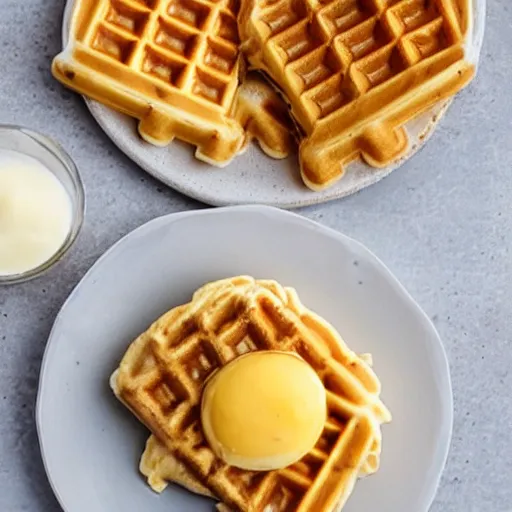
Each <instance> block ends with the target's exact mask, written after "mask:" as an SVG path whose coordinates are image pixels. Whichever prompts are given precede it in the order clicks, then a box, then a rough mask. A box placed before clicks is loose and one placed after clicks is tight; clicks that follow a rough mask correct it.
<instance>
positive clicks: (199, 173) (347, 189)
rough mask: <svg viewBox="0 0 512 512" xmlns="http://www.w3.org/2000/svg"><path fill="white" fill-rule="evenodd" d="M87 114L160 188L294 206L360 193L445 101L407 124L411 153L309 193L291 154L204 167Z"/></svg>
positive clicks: (479, 29)
mask: <svg viewBox="0 0 512 512" xmlns="http://www.w3.org/2000/svg"><path fill="white" fill-rule="evenodd" d="M468 1H470V2H472V3H473V21H474V23H473V26H472V28H471V31H470V36H469V37H468V44H467V58H468V60H469V61H470V62H474V63H475V65H476V64H477V63H478V59H479V55H480V49H481V46H482V40H483V33H484V24H485V3H486V0H468ZM73 2H74V0H68V1H67V5H66V10H65V14H64V22H63V40H64V41H66V40H67V35H68V27H69V18H70V14H71V8H72V5H73ZM86 103H87V106H88V107H89V110H90V111H91V113H92V115H93V116H94V118H95V119H96V121H97V122H98V123H99V125H100V126H101V127H102V128H103V130H104V131H105V133H106V134H107V135H108V136H109V137H110V138H111V139H112V141H113V142H114V144H116V145H117V146H118V147H119V149H120V150H121V151H123V152H124V153H125V154H126V155H127V156H128V157H130V158H131V159H132V160H133V161H134V162H135V163H137V164H138V165H139V166H140V167H142V168H143V169H145V170H146V171H147V172H148V173H149V174H151V175H153V176H154V177H155V178H157V179H159V180H160V181H162V182H163V183H165V184H166V185H168V186H170V187H172V188H174V189H176V190H178V191H179V192H182V193H183V194H186V195H188V196H190V197H193V198H195V199H198V200H200V201H203V202H205V203H208V204H212V205H216V206H223V205H233V204H254V203H259V204H269V205H274V206H280V207H283V208H295V207H298V206H306V205H309V204H315V203H323V202H326V201H329V200H332V199H336V198H339V197H344V196H347V195H350V194H353V193H354V192H357V191H358V190H361V189H363V188H365V187H367V186H369V185H372V184H373V183H376V182H377V181H379V180H381V179H382V178H384V177H385V176H387V175H388V174H389V173H390V172H391V171H393V170H395V169H397V168H398V167H400V166H401V165H402V164H403V163H404V161H405V160H407V159H408V158H410V157H411V156H412V155H413V154H414V153H416V152H417V151H418V150H419V149H420V148H421V147H422V146H423V144H425V142H426V141H427V140H428V139H429V138H430V136H431V135H432V133H433V132H434V129H435V127H436V125H437V123H438V121H439V120H440V118H441V117H442V115H443V114H444V113H445V111H446V110H447V108H448V106H449V104H450V101H448V102H445V103H443V104H440V105H437V106H435V107H434V108H432V109H431V110H429V111H428V112H426V113H425V114H423V115H421V116H419V117H418V118H417V119H414V120H413V121H411V122H409V123H407V125H406V128H407V130H408V132H409V138H410V142H411V150H410V152H409V153H408V154H407V156H406V157H405V158H403V159H402V160H400V161H399V162H397V163H395V164H393V165H391V166H388V167H386V168H384V169H374V168H372V167H370V166H368V165H366V164H364V163H363V162H361V161H356V162H354V163H353V164H351V165H350V166H349V168H348V171H347V174H346V175H345V176H344V177H343V179H341V180H340V181H338V182H337V183H336V184H335V185H333V186H332V187H331V188H329V189H327V190H324V191H322V192H312V191H311V190H309V189H308V188H306V187H305V185H304V184H303V183H302V180H301V178H300V176H299V171H298V163H297V156H296V155H295V154H294V155H292V156H290V157H289V158H287V159H286V160H272V159H270V158H268V157H267V156H265V155H264V154H263V153H262V152H261V151H260V150H259V148H257V147H256V146H255V145H251V146H250V147H249V149H248V150H247V151H246V152H245V153H244V154H243V155H241V156H239V157H238V158H236V159H235V160H234V161H233V162H232V163H231V164H230V165H228V166H227V167H225V168H223V169H217V168H214V167H211V166H208V165H206V164H204V163H202V162H200V161H198V160H196V159H195V158H194V156H193V151H194V148H192V146H189V145H187V144H184V143H181V142H179V141H175V142H173V143H172V144H170V145H169V146H168V147H167V148H157V147H154V146H151V145H150V144H147V143H145V142H144V141H142V140H141V139H140V137H139V136H138V135H137V125H136V121H135V120H134V119H132V118H130V117H128V116H125V115H123V114H119V113H117V112H115V111H113V110H111V109H109V108H108V107H105V106H103V105H101V104H100V103H97V102H95V101H92V100H89V99H86Z"/></svg>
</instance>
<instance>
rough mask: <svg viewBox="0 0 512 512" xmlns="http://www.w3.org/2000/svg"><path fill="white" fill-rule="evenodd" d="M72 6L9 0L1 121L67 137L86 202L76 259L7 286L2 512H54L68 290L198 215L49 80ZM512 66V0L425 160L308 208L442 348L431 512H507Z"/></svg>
mask: <svg viewBox="0 0 512 512" xmlns="http://www.w3.org/2000/svg"><path fill="white" fill-rule="evenodd" d="M63 5H64V2H63V0H24V1H23V2H19V1H18V0H1V1H0V43H1V51H0V69H1V72H2V75H1V78H0V122H8V123H18V124H22V125H26V126H28V127H31V128H34V129H36V130H40V131H42V132H45V133H47V134H48V135H50V136H52V137H54V138H55V139H56V140H58V141H59V142H61V143H62V144H63V145H64V147H65V148H66V149H67V150H68V151H69V152H70V153H71V155H72V156H73V158H74V159H75V160H76V162H77V164H78V166H79V167H80V170H81V172H82V176H83V179H84V182H85V185H86V188H87V199H88V212H87V217H86V222H85V226H84V229H83V232H82V234H81V236H80V238H79V240H78V242H77V244H76V245H75V246H74V248H73V249H72V250H71V253H70V254H69V256H68V257H67V258H66V260H65V261H63V262H62V263H61V264H60V265H59V266H57V267H56V268H54V269H53V270H52V271H51V272H49V273H48V274H47V275H45V276H44V277H43V278H41V279H39V280H37V281H33V282H30V283H27V284H24V285H19V286H16V287H10V288H0V511H1V512H17V511H30V512H37V511H45V512H56V511H58V510H59V506H58V505H57V503H56V501H55V499H54V498H53V495H52V492H51V490H50V488H49V486H48V484H47V480H46V476H45V473H44V469H43V467H42V463H41V459H40V456H39V447H38V444H37V436H36V431H35V425H34V403H35V396H36V390H37V379H38V374H39V368H40V363H41V357H42V354H43V350H44V347H45V343H46V339H47V336H48V333H49V331H50V328H51V325H52V322H53V319H54V317H55V315H56V314H57V311H58V310H59V308H60V306H61V305H62V303H63V301H64V300H65V298H66V296H67V295H68V293H69V292H70V290H71V289H72V288H73V287H74V286H75V284H76V283H77V282H78V281H79V279H80V278H81V277H82V275H83V274H84V272H85V271H86V270H87V269H88V268H89V267H90V265H91V264H92V263H93V262H94V261H95V260H96V259H97V258H98V256H100V254H102V252H103V251H104V250H105V249H106V248H108V247H109V246H110V245H111V244H112V243H113V242H115V241H116V240H118V239H119V237H121V236H122V235H124V234H126V233H127V232H129V231H130V230H132V229H133V228H135V227H136V226H139V225H140V224H142V223H143V222H145V221H147V220H149V219H151V218H153V217H155V216H158V215H161V214H164V213H169V212H173V211H179V210H185V209H191V208H201V207H203V206H202V205H200V204H198V203H195V202H193V201H191V200H188V199H186V198H184V197H183V196H180V195H179V194H177V193H175V192H173V191H171V190H168V189H166V188H165V187H163V186H162V185H160V184H159V183H158V182H156V181H154V180H153V179H151V178H149V177H148V176H147V175H146V174H144V172H142V171H141V170H139V169H138V168H137V167H136V166H135V165H134V164H132V163H131V162H130V161H129V160H128V159H127V158H126V157H124V156H123V155H122V154H121V153H120V152H119V151H118V150H117V149H116V148H115V147H114V146H113V145H112V144H111V142H110V141H109V140H108V139H107V138H106V137H105V135H104V134H103V133H102V132H101V130H100V129H99V128H98V127H97V125H96V124H95V122H94V120H93V119H92V118H91V116H90V115H89V113H88V111H87V110H86V108H85V106H84V104H83V102H82V101H81V99H80V98H79V97H77V96H75V95H73V94H72V93H69V92H67V91H65V90H64V89H62V88H61V87H60V86H59V85H58V84H57V83H55V82H54V81H53V80H52V78H51V76H50V73H49V63H50V58H51V56H52V55H53V54H55V53H56V52H57V51H58V50H59V46H60V18H61V11H62V8H63ZM511 59H512V6H511V5H510V2H509V0H492V1H491V2H489V5H488V25H487V33H486V40H485V43H484V48H483V53H482V61H481V68H480V74H479V76H478V78H477V79H476V81H475V82H474V83H473V85H472V86H471V87H470V88H469V89H468V90H466V91H464V92H463V93H462V94H461V95H460V97H459V98H458V99H457V101H456V102H455V103H454V105H453V107H452V108H451V110H450V111H449V113H448V115H447V116H446V118H445V119H444V120H443V122H442V123H441V126H440V128H439V130H438V131H437V132H436V133H435V135H434V137H433V138H432V140H431V141H430V143H429V144H427V146H426V147H425V148H424V149H423V150H422V151H421V152H420V154H418V155H417V156H416V157H415V158H413V159H412V160H411V161H410V162H408V164H407V165H406V166H405V167H404V168H402V169H401V170H399V171H397V172H395V173H393V174H392V175H391V176H390V177H389V178H386V179H385V180H384V181H382V182H380V183H379V184H377V185H374V186H373V187H370V188H368V189H366V190H364V191H363V192H361V193H359V194H356V195H354V196H352V197H350V198H348V199H344V200H341V201H338V202H333V203H330V204H326V205H322V206H317V207H311V208H307V209H304V210H301V211H300V213H302V214H303V215H305V216H307V217H309V218H311V219H315V220H318V221H319V222H321V223H323V224H325V225H328V226H330V227H333V228H335V229H337V230H340V231H342V232H344V233H346V234H348V235H351V236H353V237H355V238H357V239H359V240H360V241H362V242H363V243H365V244H366V245H367V246H368V247H370V248H371V249H372V250H373V251H374V252H376V253H377V255H379V256H380V257H381V258H382V259H383V260H384V262H386V263H387V264H388V265H389V267H390V268H391V270H392V271H393V272H394V273H395V274H396V275H397V276H398V278H399V279H400V280H401V281H402V282H403V284H404V285H405V286H406V287H407V288H408V289H409V291H410V292H411V293H412V295H413V296H414V297H415V298H416V299H417V301H418V302H419V303H420V305H421V306H422V307H423V308H424V309H425V310H426V311H427V313H428V314H429V315H430V316H431V318H432V319H433V320H434V322H435V324H436V326H437V328H438V330H439V332H440V334H441V337H442V338H443V340H444V343H445V346H446V349H447V352H448V356H449V360H450V364H451V369H452V378H453V388H454V399H455V425H454V435H453V442H452V449H451V452H450V456H449V460H448V465H447V468H446V471H445V474H444V477H443V479H442V483H441V487H440V489H439V493H438V496H437V499H436V501H435V503H434V505H433V507H432V511H433V512H451V511H461V512H462V511H464V512H485V511H493V512H509V511H510V510H512V457H510V455H511V454H512V436H511V435H510V427H511V425H512V396H511V392H510V390H511V389H512V371H511V367H512V321H511V318H512V287H511V286H510V284H509V282H510V279H511V276H512V254H511V251H510V248H511V246H512V206H511V204H512V202H511V198H512V172H511V168H512V96H511V95H510V84H511V83H512V66H510V61H511ZM404 484H405V485H406V483H404ZM77 485H80V483H79V482H77ZM384 512H413V511H384ZM414 512H415V511H414Z"/></svg>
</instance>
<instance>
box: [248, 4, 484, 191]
mask: <svg viewBox="0 0 512 512" xmlns="http://www.w3.org/2000/svg"><path fill="white" fill-rule="evenodd" d="M470 1H471V0H241V11H240V15H239V33H240V38H241V40H242V48H243V50H244V51H245V53H246V54H247V57H248V60H249V63H250V64H251V65H252V66H253V67H254V68H256V69H259V70H263V71H264V72H266V73H267V74H268V75H269V76H270V78H271V79H272V80H273V81H274V82H275V83H276V84H277V86H278V87H279V88H280V89H281V90H282V91H283V92H284V94H285V95H286V96H287V98H288V100H289V102H290V104H291V108H292V114H293V116H294V117H295V119H296V120H297V122H298V124H299V125H300V126H301V128H302V130H303V132H304V136H305V137H304V139H303V141H302V143H301V145H300V152H299V157H300V162H301V172H302V176H303V179H304V181H305V183H306V184H307V185H308V186H309V187H310V188H312V189H315V190H317V189H322V188H325V187H327V186H329V185H330V184H332V183H333V182H334V181H335V180H337V179H339V178H340V177H341V176H342V175H343V172H344V166H345V165H346V164H347V163H349V162H350V161H352V160H353V159H355V158H356V157H358V156H359V155H360V156H362V158H363V159H364V160H365V161H366V162H367V163H368V164H370V165H372V166H375V167H382V166H386V165H388V164H389V163H391V162H392V161H394V160H396V159H398V158H399V157H400V156H402V155H403V154H404V153H405V152H406V151H407V149H408V138H407V133H406V130H405V129H404V127H403V125H404V124H405V123H406V122H407V121H408V120H409V119H411V118H413V117H415V116H417V115H418V114H420V113H421V112H424V111H425V110H427V109H428V108H430V107H431V106H432V105H433V104H435V103H436V102H438V101H439V100H441V99H443V98H446V97H449V96H451V95H453V94H455V93H456V92H457V91H458V90H459V89H461V88H462V87H463V86H464V85H465V84H467V83H468V82H469V81H470V80H471V78H472V77H473V75H474V68H473V66H472V65H471V64H469V63H468V62H466V60H465V58H464V55H465V52H464V42H465V37H466V34H467V31H468V27H469V24H470V21H471V19H470V12H469V11H470V7H469V2H470Z"/></svg>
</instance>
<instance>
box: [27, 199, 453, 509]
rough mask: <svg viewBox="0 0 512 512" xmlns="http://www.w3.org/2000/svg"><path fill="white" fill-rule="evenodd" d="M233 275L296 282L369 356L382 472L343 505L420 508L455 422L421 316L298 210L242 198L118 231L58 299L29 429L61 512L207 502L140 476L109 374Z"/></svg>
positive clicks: (359, 249) (137, 448) (373, 267)
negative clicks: (153, 327) (379, 405)
mask: <svg viewBox="0 0 512 512" xmlns="http://www.w3.org/2000/svg"><path fill="white" fill-rule="evenodd" d="M237 274H250V275H253V276H255V277H257V278H274V279H277V280H278V281H280V282H281V283H282V284H284V285H291V286H294V287H296V288H297V290H298V292H299V294H300V297H301V298H302V299H303V302H304V303H305V304H306V305H307V306H309V307H310V308H312V309H313V310H314V311H317V312H318V313H320V314H321V315H322V316H324V317H325V318H327V319H328V320H329V321H330V322H332V324H333V325H334V326H335V327H336V328H337V329H338V330H339V332H340V333H341V334H342V336H343V337H344V338H345V340H346V341H347V343H348V344H349V346H351V347H352V348H353V349H354V350H355V351H357V352H371V353H372V354H373V356H374V363H375V370H376V372H377V374H378V375H379V376H380V378H381V381H382V386H383V395H382V396H383V400H384V402H385V403H386V404H387V405H388V406H389V408H390V409H391V411H392V413H393V422H392V423H391V424H389V425H385V426H384V427H383V437H384V439H383V454H382V466H381V470H380V471H379V472H378V473H377V474H376V475H374V476H372V477H369V478H367V479H365V480H362V481H360V482H359V484H358V485H357V487H356V490H355V492H354V494H353V496H352V497H351V498H350V500H349V503H348V505H347V506H346V512H367V511H369V510H380V511H383V512H423V511H425V510H427V508H428V507H429V505H430V503H431V501H432V499H433V496H434V493H435V490H436V487H437V485H438V481H439V478H440V475H441V472H442V469H443V466H444V463H445V458H446V455H447V451H448V446H449V441H450V436H451V428H452V393H451V386H450V376H449V370H448V364H447V361H446V356H445V353H444V350H443V348H442V344H441V342H440V340H439V337H438V335H437V334H436V331H435V329H434V327H433V325H432V324H431V322H430V321H429V319H428V318H427V316H426V315H425V314H424V313H423V312H422V311H421V310H420V308H419V307H418V306H417V305H416V304H415V302H414V301H413V300H412V299H411V297H410V296H409V295H408V294H407V292H406V291H405V290H404V289H403V288H402V286H401V285H400V284H399V283H398V282H397V280H396V279H395V278H394V277H393V276H392V275H391V274H390V272H389V271H388V270H387V269H386V267H384V265H383V264H382V263H381V262H380V261H379V260H378V259H377V258H376V257H375V256H374V255H373V254H372V253H370V252H369V251H368V250H367V249H365V248H364V247H363V246H362V245H361V244H359V243H358V242H355V241H354V240H352V239H350V238H347V237H346V236H343V235H341V234H339V233H337V232H335V231H332V230H330V229H327V228H324V227H322V226H320V225H318V224H316V223H314V222H311V221H309V220H306V219H304V218H302V217H299V216H297V215H294V214H291V213H287V212H284V211H281V210H276V209H273V208H268V207H261V206H260V207H258V206H246V207H234V208H224V209H218V210H204V211H199V212H191V213H179V214H173V215H169V216H166V217H161V218H159V219H156V220H154V221H152V222H149V223H148V224H146V225H144V226H142V227H141V228H139V229H137V230H135V231H134V232H133V233H131V234H130V235H128V236H126V237H125V238H123V239H122V240H121V241H120V242H119V243H117V244H116V245H115V246H114V247H113V248H112V249H110V251H108V252H107V253H106V254H105V255H104V256H103V257H102V258H101V259H100V260H99V261H98V262H97V263H96V264H95V265H94V266H93V268H92V269H91V270H90V271H89V272H88V273H87V275H86V276H85V277H84V279H83V280H82V282H81V283H80V284H79V285H78V286H77V287H76V289H75V290H74V292H73V293H72V294H71V296H70V297H69V299H68V300H67V302H66V304H65V305H64V306H63V308H62V310H61V312H60V313H59V315H58V317H57V320H56V322H55V325H54V328H53V330H52V333H51V335H50V339H49V342H48V346H47V349H46V353H45V356H44V361H43V366H42V371H41V380H40V389H39V396H38V402H37V425H38V432H39V438H40V442H41V449H42V454H43V459H44V463H45V466H46V470H47V473H48V476H49V479H50V482H51V484H52V486H53V489H54V491H55V494H56V495H57V497H58V499H59V501H60V503H61V505H62V507H63V508H64V510H65V511H66V512H112V511H120V510H122V511H123V512H141V511H151V512H172V511H175V512H189V511H190V512H202V511H210V510H212V502H211V501H209V500H206V499H203V498H199V497H196V496H195V495H192V494H189V493H187V492H186V491H184V490H181V489H179V488H178V487H176V486H171V487H170V488H169V489H168V490H166V491H165V492H164V493H163V494H162V495H161V496H158V495H156V494H154V493H153V492H152V491H150V490H149V488H148V487H147V485H146V483H145V482H144V480H143V478H142V477H141V476H140V475H139V473H138V470H137V467H138V460H139V457H140V455H141V453H142V451H143V446H144V441H145V439H146V437H147V436H148V432H147V431H146V429H145V428H144V427H143V426H142V425H141V424H139V423H138V422H137V421H136V420H135V419H134V418H133V416H132V414H130V413H129V412H128V411H127V410H126V409H125V407H123V406H122V405H121V404H120V403H119V402H118V401H117V400H116V398H114V396H113V394H112V392H111V391H110V389H109V385H108V380H109V376H110V374H111V373H112V371H113V370H114V369H115V368H116V367H117V365H118V362H119V360H120V358H121V357H122V355H123V354H124V352H125V350H126V348H127V347H128V345H129V343H130V342H131V341H132V340H133V339H134V338H135V337H136V336H137V335H138V334H139V333H140V332H142V331H143V330H145V329H146V328H147V326H148V325H149V324H150V323H151V322H152V321H153V320H154V319H156V318H157V317H158V316H159V315H161V314H162V313H164V312H165V311H166V310H168V309H170V308H171V307H174V306H176V305H178V304H181V303H184V302H186V301H188V300H189V299H190V297H191V295H192V293H193V291H194V290H195V289H196V288H198V287H199V286H200V285H202V284H204V283H206V282H208V281H211V280H215V279H219V278H223V277H228V276H233V275H237Z"/></svg>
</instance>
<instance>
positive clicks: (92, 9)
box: [52, 0, 244, 165]
mask: <svg viewBox="0 0 512 512" xmlns="http://www.w3.org/2000/svg"><path fill="white" fill-rule="evenodd" d="M237 5H238V3H237V2H236V1H235V0H218V1H216V0H76V4H75V8H74V11H73V16H72V21H71V30H70V37H69V43H68V44H67V46H66V48H65V49H64V51H63V52H62V53H61V54H59V55H58V56H57V57H56V58H55V59H54V61H53V67H52V71H53V74H54V76H55V77H56V78H57V79H58V80H59V81H61V82H62V83H63V84H65V85H67V86H68V87H71V88H72V89H74V90H76V91H78V92H80V93H82V94H85V95H87V96H89V97H91V98H93V99H96V100H98V101H100V102H101V103H104V104H106V105H108V106H110V107H113V108H115V109H117V110H119V111H121V112H124V113H126V114H128V115H130V116H133V117H135V118H137V119H139V120H140V123H139V133H140V134H141V136H142V137H143V138H144V139H145V140H147V141H148V142H151V143H153V144H156V145H166V144H168V143H169V142H171V141H172V139H173V138H174V137H177V138H179V139H182V140H185V141H187V142H190V143H191V144H194V145H195V146H197V151H196V157H197V158H199V159H201V160H204V161H206V162H209V163H212V164H214V165H224V164H226V163H228V162H229V161H230V159H231V158H233V156H234V155H235V154H236V153H237V152H238V150H239V149H240V147H241V145H242V143H243V141H244V133H243V130H242V128H241V126H240V124H239V123H238V122H237V121H236V120H235V119H233V118H232V117H231V115H230V114H232V110H233V102H234V99H235V94H236V91H237V86H238V75H239V68H240V55H239V51H238V33H237V26H236V15H237Z"/></svg>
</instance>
